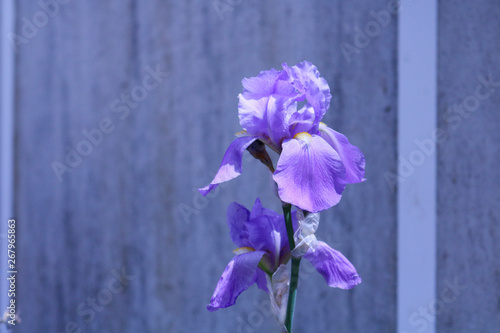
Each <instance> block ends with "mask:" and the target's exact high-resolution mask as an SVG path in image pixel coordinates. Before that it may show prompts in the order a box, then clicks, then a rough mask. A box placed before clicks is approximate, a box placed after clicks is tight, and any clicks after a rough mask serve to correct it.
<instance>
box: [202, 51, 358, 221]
mask: <svg viewBox="0 0 500 333" xmlns="http://www.w3.org/2000/svg"><path fill="white" fill-rule="evenodd" d="M242 83H243V88H244V89H243V93H241V94H240V95H239V105H238V111H239V119H240V125H241V127H242V128H243V129H244V131H243V132H241V133H239V135H238V138H236V139H235V140H234V141H233V142H232V143H231V144H230V145H229V148H228V149H227V151H226V153H225V155H224V158H223V159H222V163H221V166H220V168H219V171H218V172H217V174H216V175H215V178H214V179H213V180H212V182H211V183H210V185H208V186H206V187H204V188H201V189H200V192H201V193H202V194H203V195H206V194H208V193H209V192H210V191H211V190H213V189H214V188H215V187H216V186H217V184H220V183H222V182H226V181H228V180H231V179H233V178H236V177H237V176H239V175H240V174H241V164H242V157H243V153H244V151H245V150H246V149H247V148H249V147H251V145H252V144H253V143H254V142H256V141H257V142H258V141H260V142H263V143H264V144H266V145H267V146H268V147H269V148H271V149H272V150H274V151H275V152H276V153H278V154H280V157H279V160H278V163H277V166H276V170H275V171H274V170H272V171H274V174H273V179H274V181H275V182H276V183H277V185H278V194H279V196H280V198H281V200H283V201H284V202H287V203H291V204H293V205H295V206H296V207H299V208H301V209H303V210H306V211H309V212H313V213H314V212H319V211H321V210H325V209H327V208H330V207H332V206H333V205H336V204H337V203H338V202H339V201H340V198H341V194H342V192H343V190H344V188H345V185H346V184H352V183H358V182H361V181H363V180H364V175H365V158H364V156H363V154H362V153H361V151H360V150H359V149H358V148H357V147H356V146H354V145H351V144H350V143H349V141H348V140H347V138H346V137H345V136H344V135H343V134H341V133H339V132H336V131H334V130H333V129H331V128H329V127H328V126H326V125H325V124H324V123H322V122H321V120H322V118H323V116H324V114H325V112H326V110H327V109H328V107H329V106H330V100H331V98H332V96H331V94H330V88H329V87H328V83H327V82H326V80H325V79H324V78H322V77H320V74H319V72H318V70H317V69H316V67H315V66H314V65H312V64H311V63H309V62H307V61H304V62H301V63H299V64H297V65H296V66H292V67H289V66H287V64H286V63H285V64H283V70H281V71H277V70H275V69H271V70H269V71H263V72H261V73H260V74H259V75H258V76H256V77H251V78H245V79H243V81H242ZM270 169H272V167H271V168H270Z"/></svg>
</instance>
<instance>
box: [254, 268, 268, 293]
mask: <svg viewBox="0 0 500 333" xmlns="http://www.w3.org/2000/svg"><path fill="white" fill-rule="evenodd" d="M266 276H267V274H266V273H264V271H263V270H262V269H258V270H257V277H256V279H255V283H256V284H257V287H259V289H261V290H264V291H265V292H269V290H268V289H267V279H266Z"/></svg>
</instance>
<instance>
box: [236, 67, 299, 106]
mask: <svg viewBox="0 0 500 333" xmlns="http://www.w3.org/2000/svg"><path fill="white" fill-rule="evenodd" d="M282 76H283V75H282V73H281V71H277V70H276V69H274V68H272V69H270V70H268V71H262V72H260V73H259V75H257V76H254V77H249V78H244V79H243V80H242V81H241V83H242V85H243V95H244V96H245V98H246V99H259V98H261V97H269V95H271V94H274V92H275V90H276V83H277V81H278V80H279V79H280V77H282ZM292 89H293V88H292Z"/></svg>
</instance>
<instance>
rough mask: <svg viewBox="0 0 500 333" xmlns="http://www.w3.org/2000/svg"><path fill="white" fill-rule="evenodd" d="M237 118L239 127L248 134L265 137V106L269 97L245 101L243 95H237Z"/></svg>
mask: <svg viewBox="0 0 500 333" xmlns="http://www.w3.org/2000/svg"><path fill="white" fill-rule="evenodd" d="M238 98H239V100H240V101H239V103H238V117H239V119H240V125H241V127H242V128H244V129H245V130H246V131H247V132H248V133H250V134H251V135H255V136H264V137H267V136H268V133H267V119H266V114H267V105H268V103H269V96H265V97H261V98H259V99H247V98H246V97H245V96H244V95H243V94H239V95H238Z"/></svg>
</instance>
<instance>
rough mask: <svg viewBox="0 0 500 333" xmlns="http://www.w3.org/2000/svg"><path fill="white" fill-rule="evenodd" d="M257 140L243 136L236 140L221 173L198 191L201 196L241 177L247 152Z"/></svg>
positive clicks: (225, 155)
mask: <svg viewBox="0 0 500 333" xmlns="http://www.w3.org/2000/svg"><path fill="white" fill-rule="evenodd" d="M255 140H257V138H256V137H251V136H243V137H240V138H236V139H235V140H234V141H233V142H231V144H230V145H229V147H228V148H227V150H226V153H225V154H224V157H223V158H222V163H221V165H220V168H219V171H218V172H217V174H216V175H215V177H214V179H213V180H212V182H211V183H210V184H209V185H208V186H205V187H203V188H200V189H198V191H200V193H201V194H203V195H207V194H208V193H210V191H212V190H213V189H215V188H216V187H217V185H218V184H220V183H223V182H227V181H228V180H231V179H233V178H236V177H238V176H239V175H241V164H242V159H243V153H244V152H245V150H246V149H247V148H248V146H250V145H251V144H252V142H254V141H255Z"/></svg>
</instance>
